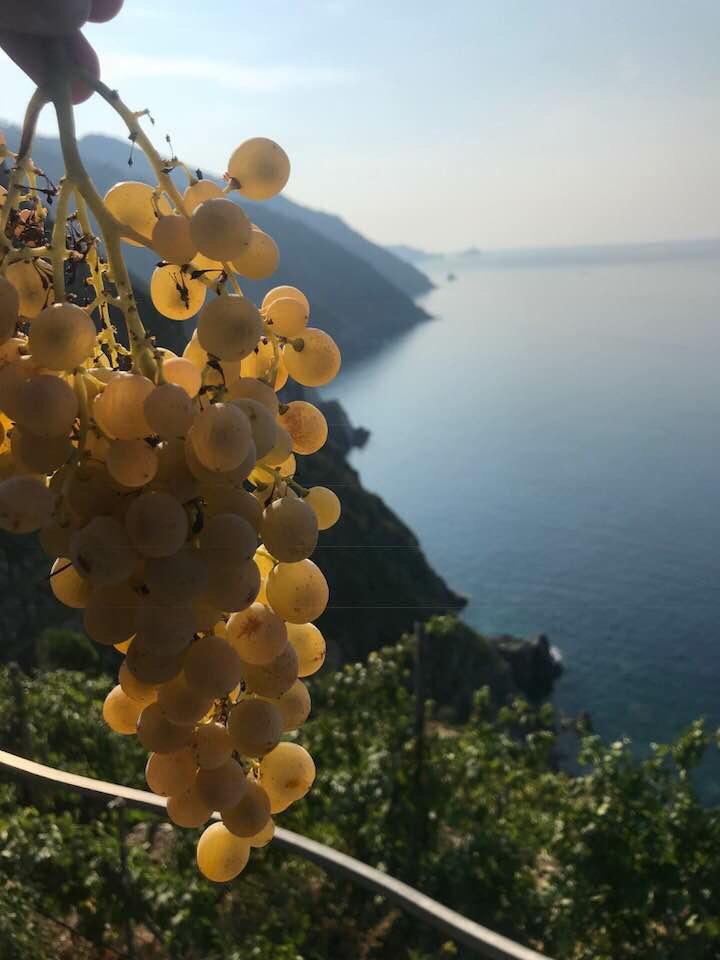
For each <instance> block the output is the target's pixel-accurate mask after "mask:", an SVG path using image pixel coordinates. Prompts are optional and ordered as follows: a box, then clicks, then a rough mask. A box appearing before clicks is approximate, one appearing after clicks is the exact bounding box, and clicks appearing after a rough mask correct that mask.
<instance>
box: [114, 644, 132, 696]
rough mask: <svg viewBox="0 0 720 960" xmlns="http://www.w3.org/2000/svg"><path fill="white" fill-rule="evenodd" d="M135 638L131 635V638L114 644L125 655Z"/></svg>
mask: <svg viewBox="0 0 720 960" xmlns="http://www.w3.org/2000/svg"><path fill="white" fill-rule="evenodd" d="M133 639H134V638H133V637H130V639H129V640H123V642H122V643H114V644H113V646H114V647H115V649H116V650H117V652H118V653H122V654H123V656H124V655H125V654H126V653H127V652H128V650H129V649H130V644H131V643H132V642H133ZM121 686H122V684H121ZM131 699H136V698H134V697H132V698H131Z"/></svg>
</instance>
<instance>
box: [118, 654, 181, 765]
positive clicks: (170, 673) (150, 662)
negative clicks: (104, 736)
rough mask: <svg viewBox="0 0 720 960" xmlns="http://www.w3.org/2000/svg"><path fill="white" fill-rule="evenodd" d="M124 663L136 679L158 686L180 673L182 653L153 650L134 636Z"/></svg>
mask: <svg viewBox="0 0 720 960" xmlns="http://www.w3.org/2000/svg"><path fill="white" fill-rule="evenodd" d="M125 663H126V664H127V668H128V670H129V671H130V673H132V675H133V676H134V677H135V679H136V680H140V682H141V683H145V684H148V685H149V686H158V685H159V684H161V683H167V682H168V680H172V678H173V677H176V676H177V675H178V674H179V673H180V671H181V670H182V665H183V654H182V653H171V652H170V653H165V652H162V651H157V650H153V648H152V645H151V644H149V643H148V642H147V641H146V640H143V639H142V638H140V637H135V639H134V640H133V641H132V643H131V644H130V646H129V648H128V651H127V654H126V658H125ZM148 749H153V748H152V747H149V748H148Z"/></svg>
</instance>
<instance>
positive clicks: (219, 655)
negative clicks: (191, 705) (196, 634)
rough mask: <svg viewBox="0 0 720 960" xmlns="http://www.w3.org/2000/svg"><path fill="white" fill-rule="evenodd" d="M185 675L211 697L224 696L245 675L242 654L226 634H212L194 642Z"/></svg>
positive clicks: (186, 660) (189, 684)
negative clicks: (238, 653) (241, 659)
mask: <svg viewBox="0 0 720 960" xmlns="http://www.w3.org/2000/svg"><path fill="white" fill-rule="evenodd" d="M184 672H185V679H186V681H187V683H188V686H190V687H191V688H192V689H193V690H195V691H197V692H198V693H199V694H201V695H203V696H207V697H224V696H226V694H228V693H230V691H231V690H232V689H233V688H234V687H236V686H237V685H238V683H239V682H240V677H241V676H242V663H241V662H240V657H239V656H238V655H237V653H236V652H235V650H233V648H232V647H231V646H230V644H229V643H228V642H227V641H226V640H223V639H222V637H216V636H214V635H210V636H207V637H203V638H202V639H201V640H198V641H197V642H196V643H194V644H193V645H192V646H191V647H190V650H189V651H188V654H187V656H186V658H185V664H184Z"/></svg>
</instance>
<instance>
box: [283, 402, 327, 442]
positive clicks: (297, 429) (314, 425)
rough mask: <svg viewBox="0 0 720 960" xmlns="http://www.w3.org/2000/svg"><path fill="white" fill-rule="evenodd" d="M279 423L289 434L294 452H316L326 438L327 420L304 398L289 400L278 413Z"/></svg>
mask: <svg viewBox="0 0 720 960" xmlns="http://www.w3.org/2000/svg"><path fill="white" fill-rule="evenodd" d="M280 423H281V425H282V426H283V427H285V429H286V430H287V432H288V433H289V434H290V436H291V438H292V448H293V450H294V452H295V453H301V454H303V455H304V456H307V455H308V454H311V453H317V451H318V450H319V449H320V448H321V447H322V446H323V445H324V444H325V441H326V440H327V435H328V426H327V420H326V419H325V417H324V416H323V414H322V412H321V411H320V410H318V408H317V407H316V406H314V405H313V404H312V403H307V401H305V400H291V401H290V403H289V404H288V405H287V408H286V409H285V412H284V413H282V414H281V415H280Z"/></svg>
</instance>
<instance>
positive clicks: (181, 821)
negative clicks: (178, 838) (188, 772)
mask: <svg viewBox="0 0 720 960" xmlns="http://www.w3.org/2000/svg"><path fill="white" fill-rule="evenodd" d="M167 812H168V816H169V817H170V819H171V820H172V822H173V823H174V824H175V825H176V826H177V827H202V826H203V824H205V823H207V821H208V820H209V819H210V817H211V815H212V810H211V809H210V808H209V807H208V806H207V804H205V803H203V801H202V800H201V799H200V797H199V795H198V792H197V789H196V787H195V784H194V783H193V784H192V785H191V786H190V787H189V788H188V789H187V790H183V792H182V793H178V794H176V795H175V796H174V797H168V802H167Z"/></svg>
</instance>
